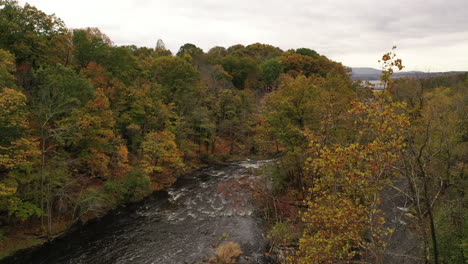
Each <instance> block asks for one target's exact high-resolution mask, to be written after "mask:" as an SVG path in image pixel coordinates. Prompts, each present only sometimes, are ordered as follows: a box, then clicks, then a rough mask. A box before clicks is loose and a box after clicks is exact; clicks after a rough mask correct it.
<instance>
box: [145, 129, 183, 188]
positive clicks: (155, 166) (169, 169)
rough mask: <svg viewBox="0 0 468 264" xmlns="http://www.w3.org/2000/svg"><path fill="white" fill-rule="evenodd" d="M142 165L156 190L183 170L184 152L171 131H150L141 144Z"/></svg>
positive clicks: (172, 180)
mask: <svg viewBox="0 0 468 264" xmlns="http://www.w3.org/2000/svg"><path fill="white" fill-rule="evenodd" d="M141 155H142V156H141V162H140V165H141V167H142V169H143V172H144V173H145V175H147V176H148V177H149V178H150V179H151V182H152V186H153V189H154V190H159V189H161V188H162V187H165V186H167V185H169V184H171V183H172V182H174V180H175V179H176V178H175V177H176V176H177V175H179V174H180V173H181V172H182V169H183V167H184V163H183V161H182V153H181V152H180V151H179V149H178V147H177V144H176V142H175V135H174V134H173V133H172V132H170V131H167V130H166V131H161V132H150V133H148V134H147V135H146V136H145V140H144V141H143V144H142V145H141Z"/></svg>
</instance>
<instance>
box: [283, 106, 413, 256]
mask: <svg viewBox="0 0 468 264" xmlns="http://www.w3.org/2000/svg"><path fill="white" fill-rule="evenodd" d="M348 114H349V116H348V118H352V119H353V120H355V123H354V126H356V127H355V129H356V131H357V133H358V138H357V139H356V140H355V141H354V142H353V143H351V144H346V145H341V144H332V145H328V146H327V145H323V144H322V143H320V142H321V140H320V136H318V137H317V135H318V134H315V135H312V136H311V137H310V149H309V151H310V154H311V156H310V157H309V158H308V159H307V163H306V169H307V170H308V171H309V172H310V174H309V175H310V177H309V178H307V185H308V186H309V189H308V196H307V198H306V200H305V205H306V206H307V209H306V210H305V211H304V213H303V215H302V220H303V221H304V223H305V224H306V228H305V230H304V233H303V236H302V238H301V239H300V241H299V252H298V253H297V256H296V257H295V258H292V259H293V260H294V261H295V262H296V263H350V262H353V261H357V260H360V261H364V262H365V263H382V258H381V254H382V253H383V248H384V246H385V244H384V240H383V238H384V237H385V236H386V235H388V233H389V232H390V231H391V230H386V229H385V228H384V227H383V224H384V218H383V216H382V212H381V210H380V209H379V208H378V205H379V204H380V198H379V192H380V191H381V190H382V189H383V187H384V182H386V181H388V180H389V179H390V178H391V177H392V166H393V165H394V164H395V163H396V162H397V161H398V160H399V158H400V153H401V150H402V149H403V148H404V147H405V143H404V137H403V135H404V131H405V130H406V129H407V127H408V126H409V119H408V117H407V116H406V115H405V114H404V105H403V104H401V103H390V104H388V103H385V102H384V101H383V100H379V101H376V102H372V103H371V102H369V103H359V102H355V103H353V107H352V109H350V110H349V112H348Z"/></svg>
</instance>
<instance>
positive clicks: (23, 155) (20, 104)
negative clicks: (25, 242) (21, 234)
mask: <svg viewBox="0 0 468 264" xmlns="http://www.w3.org/2000/svg"><path fill="white" fill-rule="evenodd" d="M27 115H28V112H27V108H26V96H25V95H24V94H23V93H21V92H19V91H16V90H13V89H10V88H3V89H0V212H5V211H6V212H7V214H8V215H9V216H16V217H18V218H20V219H22V220H24V219H26V218H28V217H30V216H33V215H36V216H39V215H41V214H42V211H41V210H40V209H39V208H38V207H37V206H36V204H34V202H33V201H31V200H24V197H23V193H22V192H21V189H22V187H23V186H24V185H26V184H31V182H32V181H33V179H34V176H33V173H32V170H33V167H34V165H35V163H36V161H37V157H38V155H39V153H40V152H39V149H38V142H37V140H36V139H35V138H34V137H32V136H31V135H30V134H29V133H28V132H29V131H28V130H29V129H30V124H29V122H28V119H27Z"/></svg>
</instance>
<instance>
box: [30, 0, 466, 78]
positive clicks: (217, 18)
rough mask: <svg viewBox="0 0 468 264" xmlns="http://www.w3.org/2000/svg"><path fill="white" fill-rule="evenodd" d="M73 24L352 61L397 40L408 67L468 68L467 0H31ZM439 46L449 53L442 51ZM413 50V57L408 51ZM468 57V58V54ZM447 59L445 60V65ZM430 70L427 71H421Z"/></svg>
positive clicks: (141, 41)
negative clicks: (275, 48)
mask: <svg viewBox="0 0 468 264" xmlns="http://www.w3.org/2000/svg"><path fill="white" fill-rule="evenodd" d="M29 2H30V3H31V4H32V5H35V6H37V7H38V8H40V9H42V10H44V11H45V12H47V13H56V15H57V16H59V17H61V18H62V19H63V20H64V21H65V22H66V23H67V25H68V26H70V27H75V28H76V27H86V26H96V27H99V28H101V29H102V30H103V31H104V32H105V33H106V34H108V35H109V36H110V37H111V38H112V39H113V40H114V42H115V43H116V44H120V45H123V44H135V45H143V46H149V47H153V46H154V45H155V43H156V40H157V39H159V38H161V39H163V40H164V42H165V43H166V46H167V47H168V48H170V49H171V50H172V51H177V50H178V48H179V47H180V46H181V45H183V44H184V43H187V42H190V43H194V44H196V45H198V46H200V47H201V48H203V49H204V50H205V51H206V50H208V49H209V48H211V47H213V46H218V45H221V46H231V45H234V44H237V43H241V44H244V45H246V44H251V43H254V42H263V43H268V44H272V45H275V46H279V47H281V48H282V49H290V48H298V47H308V48H312V49H315V50H317V51H318V52H319V53H321V54H324V55H326V56H327V57H330V58H333V59H335V60H338V61H341V62H343V63H344V64H346V65H350V66H373V67H376V66H378V65H376V61H377V59H378V58H379V57H380V55H381V54H382V53H384V52H386V51H388V50H389V49H390V48H391V47H392V46H393V45H394V44H396V45H398V46H399V47H400V48H401V50H402V51H403V52H402V54H405V56H408V58H403V59H404V61H407V66H408V67H407V69H418V68H417V67H431V68H433V69H437V70H468V58H461V57H460V56H456V57H455V58H453V60H454V63H453V65H451V64H450V63H449V62H448V60H449V59H450V58H447V56H448V54H451V55H452V54H453V55H455V54H462V52H465V53H466V50H467V49H468V28H467V27H466V25H468V12H467V11H466V10H468V1H466V0H451V1H441V0H411V1H407V0H405V1H403V0H393V1H381V0H354V1H348V0H314V1H310V0H288V1H284V0H281V1H280V0H269V1H268V0H257V1H253V0H236V1H222V0H197V1H194V0H190V1H189V0H159V1H151V0H133V1H130V0H122V1H111V0H100V1H95V0H93V1H91V0H82V1H59V0H31V1H29ZM433 50H438V51H441V53H437V54H435V53H434V52H432V51H433ZM406 54H407V55H406ZM467 57H468V56H467ZM442 65H443V66H442ZM419 70H424V69H419Z"/></svg>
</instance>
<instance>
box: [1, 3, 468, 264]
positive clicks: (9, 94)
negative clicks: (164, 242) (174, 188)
mask: <svg viewBox="0 0 468 264" xmlns="http://www.w3.org/2000/svg"><path fill="white" fill-rule="evenodd" d="M0 4H1V5H3V8H2V9H0V248H1V249H2V251H3V252H10V251H13V250H16V249H17V244H18V241H20V242H19V243H21V241H25V240H28V241H37V239H44V240H45V239H47V238H50V237H54V236H56V235H58V234H60V233H61V232H63V231H65V230H66V229H67V228H69V227H70V226H71V225H72V224H74V223H76V222H78V221H86V220H88V219H91V218H94V217H96V216H100V215H103V214H104V213H106V212H107V211H109V210H110V209H112V208H115V207H117V206H119V205H123V204H126V203H129V202H132V201H136V200H139V199H142V198H143V197H145V196H147V195H149V194H150V193H151V192H152V191H156V190H161V189H163V188H166V187H168V186H170V185H171V184H172V183H173V182H174V181H175V180H176V179H177V176H179V175H181V174H183V173H186V172H188V171H191V170H193V169H196V168H199V167H200V166H204V164H209V163H212V162H220V161H227V160H229V159H233V158H240V157H246V156H254V155H263V156H273V155H274V156H275V157H280V158H279V159H278V160H277V162H276V163H275V165H274V166H272V167H271V168H269V169H270V170H271V175H272V178H271V183H272V184H271V188H260V187H259V188H258V190H256V192H255V196H256V197H257V198H258V201H259V206H261V208H262V210H263V213H264V216H265V219H266V220H267V222H268V223H269V230H270V231H269V232H268V233H269V237H270V239H271V243H272V245H273V247H275V248H277V249H281V248H283V249H287V250H283V251H281V254H283V253H284V254H285V256H284V261H288V262H291V263H337V262H338V263H353V262H355V261H360V262H361V263H381V262H382V259H383V258H384V255H385V246H386V243H387V241H388V237H389V236H391V233H392V230H391V229H389V228H388V227H387V226H386V225H385V221H388V219H386V217H385V215H384V213H383V210H382V208H381V207H380V204H381V200H382V197H380V194H381V193H382V191H383V190H384V189H387V188H394V189H395V188H397V189H398V191H399V192H401V193H402V194H404V196H405V197H407V198H408V202H409V204H408V206H407V208H405V210H408V213H407V214H408V217H409V219H411V221H412V223H414V226H415V228H414V229H415V233H417V234H418V235H419V236H420V237H421V248H422V250H421V254H420V255H419V256H417V257H419V258H421V259H423V260H424V261H425V263H462V262H463V261H465V260H466V254H467V253H466V252H467V250H468V247H467V245H468V241H467V239H466V230H467V227H466V224H465V222H466V221H464V220H466V200H465V198H464V190H465V187H466V179H465V166H466V165H465V164H466V158H467V157H466V149H467V145H466V141H467V137H468V136H467V135H466V131H467V116H466V112H467V111H466V105H467V104H466V103H467V97H466V89H467V86H468V75H467V74H464V75H463V74H462V75H456V76H447V77H445V76H443V77H437V78H431V79H400V80H396V81H394V80H392V79H391V74H392V73H393V71H394V70H398V69H400V70H401V68H402V67H403V65H402V62H401V60H399V59H398V58H397V57H396V56H395V53H394V51H393V50H392V51H391V52H389V53H388V54H385V55H384V56H383V58H382V69H383V72H384V74H383V75H382V76H383V80H382V81H383V82H384V83H385V87H386V89H385V90H384V91H383V92H374V91H372V89H371V88H369V87H367V86H366V85H364V84H362V83H359V82H352V81H351V80H350V78H349V73H348V70H347V69H346V68H345V67H344V66H343V65H341V64H340V63H337V62H334V61H332V60H330V59H328V58H327V57H325V56H323V55H320V54H318V53H317V52H315V51H314V50H312V49H308V48H298V49H294V50H287V51H283V50H281V49H279V48H277V47H274V46H271V45H267V44H260V43H255V44H251V45H248V46H243V45H240V44H239V45H234V46H231V47H228V48H225V47H214V48H212V49H210V50H209V51H207V52H204V51H203V50H202V49H200V48H199V47H197V46H195V45H193V44H190V43H187V44H185V45H183V46H182V47H180V49H179V50H178V52H177V53H176V54H172V52H171V51H170V50H168V49H166V48H165V46H164V43H163V42H162V41H161V40H159V41H158V42H157V44H156V47H155V48H147V47H136V46H118V45H115V44H114V43H113V42H112V40H111V39H110V38H109V37H108V36H106V35H105V34H104V33H103V32H102V31H100V30H99V29H97V28H84V29H68V28H67V27H66V26H65V24H64V22H63V21H61V20H60V19H59V18H57V17H56V16H54V15H48V14H45V13H44V12H42V11H40V10H38V9H36V8H35V7H33V6H30V5H28V4H26V5H24V6H20V5H19V4H18V3H17V2H16V1H11V0H6V1H5V0H3V1H0ZM396 182H404V183H406V184H404V186H405V188H404V189H400V188H399V187H398V186H400V185H398V186H397V185H396V184H395V183H396ZM267 185H269V184H267ZM259 186H260V185H259ZM262 186H264V185H262ZM6 254H8V253H6Z"/></svg>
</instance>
